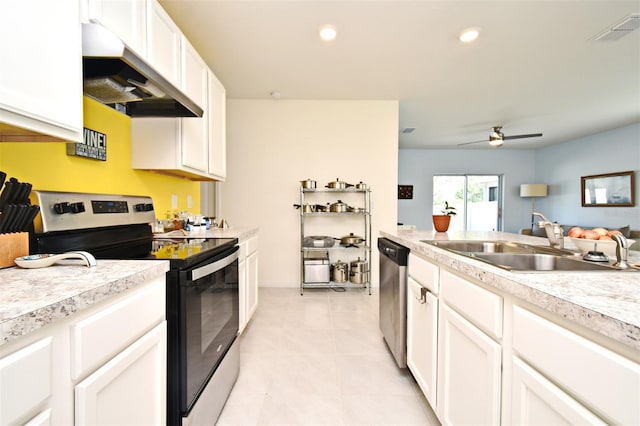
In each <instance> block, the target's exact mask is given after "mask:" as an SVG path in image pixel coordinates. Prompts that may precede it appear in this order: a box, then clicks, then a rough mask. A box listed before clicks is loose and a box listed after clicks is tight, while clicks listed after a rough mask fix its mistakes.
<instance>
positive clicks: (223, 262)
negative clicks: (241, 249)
mask: <svg viewBox="0 0 640 426" xmlns="http://www.w3.org/2000/svg"><path fill="white" fill-rule="evenodd" d="M237 259H238V250H237V249H236V251H235V252H234V253H233V254H230V255H229V256H227V257H225V258H222V259H220V260H218V261H216V262H213V263H209V264H207V265H204V266H201V267H199V268H196V269H194V270H192V271H191V279H192V280H193V281H196V280H199V279H200V278H203V277H206V276H207V275H211V274H213V273H214V272H217V271H220V270H221V269H224V268H226V267H227V266H229V265H231V264H232V263H233V262H234V261H236V260H237Z"/></svg>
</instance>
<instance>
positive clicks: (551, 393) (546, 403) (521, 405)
mask: <svg viewBox="0 0 640 426" xmlns="http://www.w3.org/2000/svg"><path fill="white" fill-rule="evenodd" d="M510 404H511V424H514V425H576V424H584V425H604V424H605V423H604V422H603V421H602V420H601V419H599V418H598V417H596V416H595V415H593V413H592V412H591V411H589V410H587V409H586V408H585V407H584V406H583V405H581V404H580V403H578V402H577V401H576V400H575V399H573V398H571V397H570V396H569V395H567V394H566V393H565V392H563V391H562V390H561V389H560V388H558V387H557V386H556V385H554V384H553V383H552V382H551V381H549V380H547V379H546V378H545V377H544V376H542V375H541V374H540V373H538V372H537V371H535V370H534V369H533V368H531V367H530V366H529V365H527V364H526V363H525V362H524V361H522V360H521V359H519V358H517V357H514V358H513V370H512V374H511V401H510Z"/></svg>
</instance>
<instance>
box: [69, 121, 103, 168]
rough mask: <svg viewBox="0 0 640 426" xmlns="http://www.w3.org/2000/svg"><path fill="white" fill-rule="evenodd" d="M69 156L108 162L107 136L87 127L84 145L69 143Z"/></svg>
mask: <svg viewBox="0 0 640 426" xmlns="http://www.w3.org/2000/svg"><path fill="white" fill-rule="evenodd" d="M67 155H73V156H76V157H84V158H90V159H92V160H100V161H107V135H105V134H104V133H100V132H97V131H95V130H91V129H87V128H86V127H85V128H84V137H83V141H82V143H68V144H67Z"/></svg>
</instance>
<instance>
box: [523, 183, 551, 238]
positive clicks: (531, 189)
mask: <svg viewBox="0 0 640 426" xmlns="http://www.w3.org/2000/svg"><path fill="white" fill-rule="evenodd" d="M546 196H547V184H546V183H523V184H522V185H520V197H523V198H524V197H530V198H531V226H532V227H533V212H534V211H535V208H536V198H538V197H546Z"/></svg>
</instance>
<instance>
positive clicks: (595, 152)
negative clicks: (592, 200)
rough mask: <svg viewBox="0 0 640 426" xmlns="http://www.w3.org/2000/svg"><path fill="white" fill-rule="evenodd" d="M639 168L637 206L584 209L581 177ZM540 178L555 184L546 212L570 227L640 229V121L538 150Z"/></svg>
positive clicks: (543, 206) (541, 203)
mask: <svg viewBox="0 0 640 426" xmlns="http://www.w3.org/2000/svg"><path fill="white" fill-rule="evenodd" d="M629 170H633V171H635V201H636V205H635V207H582V204H581V201H580V197H581V190H580V177H581V176H590V175H599V174H605V173H616V172H625V171H629ZM535 173H536V176H537V177H538V178H539V180H540V181H541V182H546V183H549V184H550V186H549V196H548V197H546V198H542V199H540V201H539V204H536V206H538V205H539V206H540V211H542V212H543V213H544V214H545V216H547V217H548V218H549V219H551V220H555V221H557V222H559V223H565V224H568V225H584V226H604V227H607V228H618V227H621V226H626V225H631V229H640V184H639V182H640V123H637V124H633V125H630V126H626V127H621V128H618V129H615V130H611V131H608V132H603V133H599V134H595V135H591V136H587V137H584V138H580V139H576V140H573V141H570V142H566V143H563V144H560V145H555V146H550V147H547V148H541V149H539V150H538V151H537V153H536V171H535Z"/></svg>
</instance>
